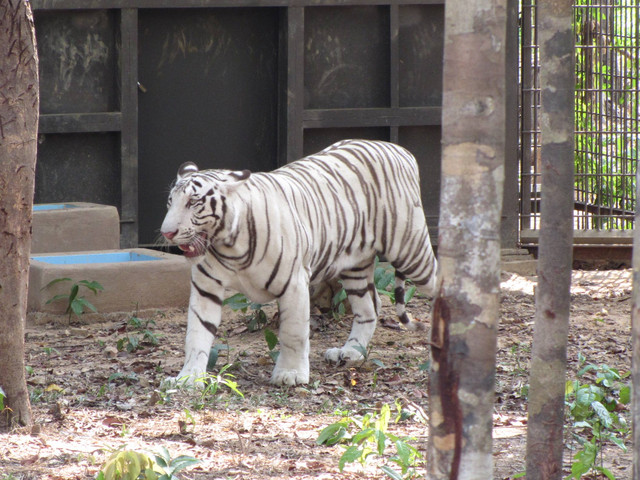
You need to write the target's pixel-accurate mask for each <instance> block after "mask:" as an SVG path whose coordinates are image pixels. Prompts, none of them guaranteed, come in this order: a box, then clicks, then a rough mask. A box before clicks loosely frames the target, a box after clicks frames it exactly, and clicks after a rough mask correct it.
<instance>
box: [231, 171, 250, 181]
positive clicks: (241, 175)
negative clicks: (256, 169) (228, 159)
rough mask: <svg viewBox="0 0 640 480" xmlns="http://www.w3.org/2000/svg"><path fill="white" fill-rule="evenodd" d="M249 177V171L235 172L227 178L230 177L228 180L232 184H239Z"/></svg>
mask: <svg viewBox="0 0 640 480" xmlns="http://www.w3.org/2000/svg"><path fill="white" fill-rule="evenodd" d="M250 176H251V171H250V170H236V171H233V172H229V177H231V178H230V180H231V181H233V182H241V181H243V180H246V179H247V178H249V177H250Z"/></svg>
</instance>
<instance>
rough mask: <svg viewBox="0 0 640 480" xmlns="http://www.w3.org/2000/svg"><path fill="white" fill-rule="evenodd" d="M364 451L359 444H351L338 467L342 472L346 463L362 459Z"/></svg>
mask: <svg viewBox="0 0 640 480" xmlns="http://www.w3.org/2000/svg"><path fill="white" fill-rule="evenodd" d="M362 453H363V450H361V449H359V448H358V446H357V445H351V446H350V447H349V448H347V449H346V450H345V452H344V453H343V454H342V456H341V457H340V460H339V461H338V468H339V469H340V471H341V472H342V470H344V466H345V464H346V463H353V462H355V461H356V460H360V459H361V457H362Z"/></svg>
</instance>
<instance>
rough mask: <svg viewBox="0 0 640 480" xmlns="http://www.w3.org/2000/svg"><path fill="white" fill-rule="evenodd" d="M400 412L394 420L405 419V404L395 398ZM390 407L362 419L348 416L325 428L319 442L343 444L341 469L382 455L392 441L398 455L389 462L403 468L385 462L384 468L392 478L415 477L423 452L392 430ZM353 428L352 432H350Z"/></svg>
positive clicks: (368, 414) (321, 443) (383, 407)
mask: <svg viewBox="0 0 640 480" xmlns="http://www.w3.org/2000/svg"><path fill="white" fill-rule="evenodd" d="M396 410H397V415H396V418H395V422H396V423H397V422H398V421H399V420H400V419H402V406H401V405H400V403H399V402H398V401H396ZM390 420H391V408H390V407H389V405H388V404H386V403H385V404H383V405H382V407H381V408H380V411H379V412H378V413H367V414H365V415H364V417H362V418H355V417H351V416H345V417H344V418H343V419H342V420H340V421H339V422H335V423H332V424H331V425H329V426H327V427H325V428H324V429H323V430H322V431H321V432H320V435H319V436H318V439H317V440H316V443H317V444H318V445H328V446H331V445H338V444H339V445H342V446H343V447H344V448H345V451H344V453H343V454H342V456H341V457H340V460H339V461H338V467H339V468H340V471H342V470H343V469H344V467H345V465H346V464H347V463H353V462H359V463H360V464H361V465H364V464H365V463H366V462H367V459H368V458H369V457H370V456H372V455H378V456H383V455H384V454H385V449H386V447H387V446H388V445H389V444H390V443H391V444H393V446H394V447H395V454H394V455H392V456H391V457H390V458H388V460H389V462H391V463H394V464H396V465H397V466H398V467H400V471H398V470H396V469H395V468H392V467H391V466H390V465H389V464H386V465H384V466H382V467H380V468H381V470H382V471H383V472H384V473H385V474H386V475H387V476H389V477H390V478H392V479H401V480H404V479H408V478H413V477H415V476H416V469H415V467H416V465H417V464H418V462H420V461H421V459H422V456H421V454H420V452H419V451H418V450H417V449H416V448H415V447H413V446H412V445H410V444H409V443H408V442H409V440H411V439H409V438H401V437H398V436H396V435H394V434H392V433H391V432H389V430H388V428H389V422H390ZM351 431H353V434H350V432H351Z"/></svg>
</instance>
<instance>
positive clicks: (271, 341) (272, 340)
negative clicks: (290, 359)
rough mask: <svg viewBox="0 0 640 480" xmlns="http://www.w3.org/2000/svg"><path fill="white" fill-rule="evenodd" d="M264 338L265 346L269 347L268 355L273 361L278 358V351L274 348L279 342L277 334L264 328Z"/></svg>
mask: <svg viewBox="0 0 640 480" xmlns="http://www.w3.org/2000/svg"><path fill="white" fill-rule="evenodd" d="M264 339H265V340H266V342H267V347H268V348H269V356H270V357H271V360H273V361H274V363H275V362H276V360H278V356H279V355H280V352H279V351H277V350H275V348H276V346H277V345H278V343H279V340H278V336H277V335H276V334H275V333H273V332H272V331H271V330H269V329H268V328H265V329H264Z"/></svg>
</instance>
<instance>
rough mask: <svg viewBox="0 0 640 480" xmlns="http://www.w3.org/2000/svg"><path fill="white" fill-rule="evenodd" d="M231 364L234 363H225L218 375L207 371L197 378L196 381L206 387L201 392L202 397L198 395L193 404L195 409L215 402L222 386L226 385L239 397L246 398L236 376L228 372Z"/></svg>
mask: <svg viewBox="0 0 640 480" xmlns="http://www.w3.org/2000/svg"><path fill="white" fill-rule="evenodd" d="M231 366H232V364H227V365H225V366H224V367H222V368H221V369H220V372H219V373H218V374H217V375H211V374H209V373H207V374H206V375H204V376H202V377H200V378H197V379H196V382H197V383H201V384H202V385H203V386H204V388H203V389H202V392H201V393H200V397H198V398H197V399H196V400H195V402H194V404H193V408H194V409H195V410H200V409H202V408H204V406H205V405H207V404H212V403H215V401H216V400H217V394H218V390H220V388H221V387H225V388H227V389H229V390H231V391H232V392H233V393H235V394H236V395H238V396H239V397H243V398H244V394H243V393H242V392H241V391H240V390H239V389H238V383H237V382H236V381H234V380H233V378H234V376H233V375H232V374H230V373H227V370H228V369H229V368H231Z"/></svg>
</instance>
